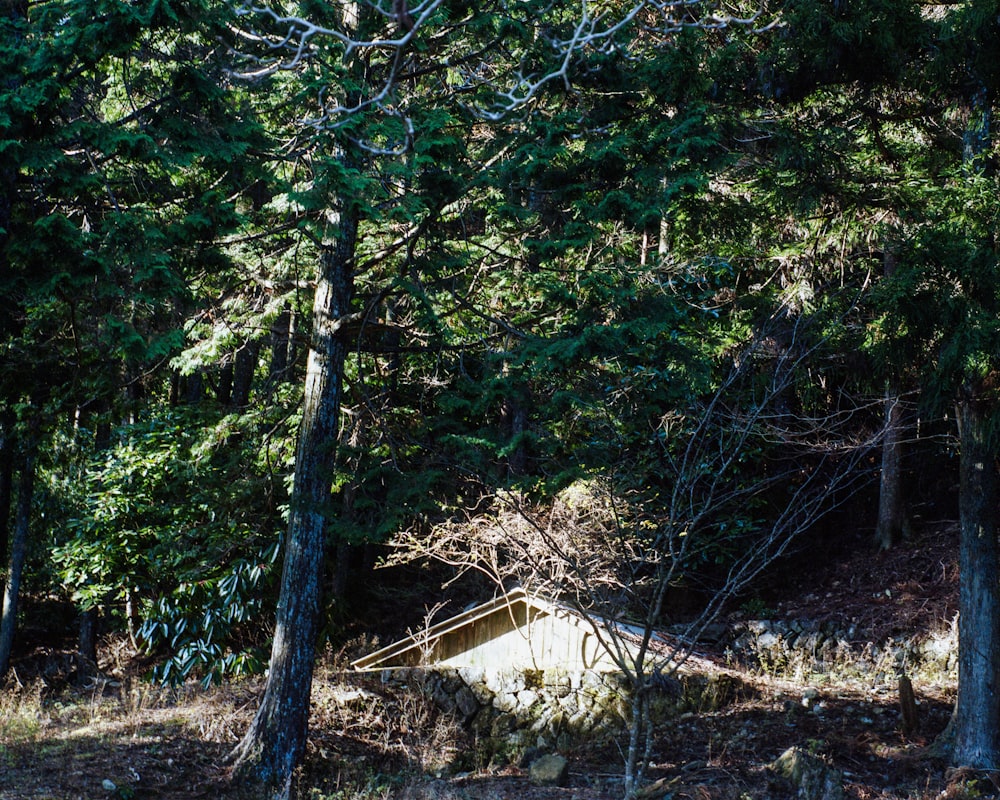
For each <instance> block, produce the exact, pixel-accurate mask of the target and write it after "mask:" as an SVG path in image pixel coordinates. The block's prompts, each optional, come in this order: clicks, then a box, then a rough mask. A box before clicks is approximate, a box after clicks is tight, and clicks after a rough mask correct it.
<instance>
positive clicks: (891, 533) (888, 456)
mask: <svg viewBox="0 0 1000 800" xmlns="http://www.w3.org/2000/svg"><path fill="white" fill-rule="evenodd" d="M902 439H903V407H902V404H901V403H900V401H899V396H898V395H897V394H896V393H895V392H893V391H891V390H887V391H886V393H885V438H884V439H883V440H882V474H881V476H880V478H879V493H878V523H877V525H876V526H875V541H876V542H877V543H878V546H879V549H880V550H888V549H890V548H891V547H892V546H893V544H895V543H896V542H898V541H899V540H900V539H901V538H902V535H903V528H904V526H905V522H906V514H905V511H904V506H903V447H902Z"/></svg>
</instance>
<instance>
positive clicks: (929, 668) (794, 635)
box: [719, 620, 958, 683]
mask: <svg viewBox="0 0 1000 800" xmlns="http://www.w3.org/2000/svg"><path fill="white" fill-rule="evenodd" d="M719 645H720V646H723V647H725V648H726V650H727V652H728V653H729V654H730V655H731V656H732V657H733V658H734V659H735V660H737V661H739V662H740V663H741V664H743V665H746V666H749V667H751V668H755V667H756V668H758V669H760V670H761V671H763V672H765V673H769V674H777V675H782V676H788V677H792V678H804V677H806V676H808V675H816V674H825V673H833V674H843V673H851V672H853V673H856V674H859V675H862V674H863V675H865V676H867V678H869V679H871V680H872V681H874V682H881V681H887V682H890V681H891V682H893V683H894V682H895V679H896V676H897V675H899V674H900V672H905V673H906V674H909V675H917V676H926V677H927V678H928V679H935V680H938V679H941V680H954V679H955V678H956V677H957V669H958V631H957V626H956V625H955V624H952V625H950V626H947V627H944V628H943V629H942V630H939V631H936V632H931V633H927V634H923V635H908V636H904V635H896V636H890V637H888V638H886V639H885V640H883V641H881V642H873V641H870V637H869V636H867V635H865V633H864V632H862V631H859V630H858V629H857V628H856V627H854V626H851V625H841V624H837V623H835V622H830V621H826V622H810V621H808V620H751V621H747V622H741V623H738V624H736V625H733V626H730V627H729V628H727V629H726V631H725V632H724V633H723V635H722V637H721V639H720V642H719Z"/></svg>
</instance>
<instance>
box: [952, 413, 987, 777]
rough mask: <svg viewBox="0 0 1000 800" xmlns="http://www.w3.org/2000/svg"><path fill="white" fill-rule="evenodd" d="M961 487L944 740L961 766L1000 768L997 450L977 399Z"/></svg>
mask: <svg viewBox="0 0 1000 800" xmlns="http://www.w3.org/2000/svg"><path fill="white" fill-rule="evenodd" d="M957 410H958V424H959V436H960V442H961V463H960V473H961V485H960V489H959V503H960V512H959V514H960V540H959V570H960V574H961V585H960V589H959V618H958V642H959V648H958V699H957V700H956V703H955V712H954V715H953V717H952V720H951V724H950V725H949V726H948V730H947V731H945V734H943V739H944V741H943V745H944V749H945V750H946V751H950V758H951V762H952V763H953V764H954V765H956V766H965V767H973V768H975V769H988V770H995V769H997V768H1000V693H998V691H997V681H998V680H1000V561H998V556H1000V553H998V548H997V535H996V527H995V522H994V514H995V513H996V501H997V487H996V483H997V481H996V466H995V464H994V460H995V458H996V456H997V452H996V450H997V448H996V447H995V445H994V443H993V437H992V436H991V432H990V430H989V421H988V419H987V418H986V416H985V414H984V412H983V410H982V409H981V408H979V407H978V404H977V403H976V402H975V401H974V400H971V399H969V400H965V399H963V400H962V401H960V402H959V404H958V409H957Z"/></svg>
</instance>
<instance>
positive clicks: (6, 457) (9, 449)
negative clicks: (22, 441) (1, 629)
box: [0, 412, 14, 584]
mask: <svg viewBox="0 0 1000 800" xmlns="http://www.w3.org/2000/svg"><path fill="white" fill-rule="evenodd" d="M13 486H14V415H13V414H11V413H10V412H4V413H3V414H2V415H0V563H4V564H5V563H7V548H8V547H9V545H10V500H11V496H12V490H13ZM0 584H2V581H0Z"/></svg>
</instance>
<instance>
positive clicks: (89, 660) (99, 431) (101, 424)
mask: <svg viewBox="0 0 1000 800" xmlns="http://www.w3.org/2000/svg"><path fill="white" fill-rule="evenodd" d="M110 415H111V403H110V402H109V401H108V399H107V398H105V399H103V400H101V401H100V402H99V403H98V406H97V410H96V413H95V420H94V453H95V455H97V456H100V455H101V454H102V453H104V452H105V451H107V450H108V449H109V448H110V447H111V417H110ZM79 624H80V627H79V635H78V637H77V644H76V674H77V682H78V683H79V684H81V685H84V684H86V683H87V682H88V681H89V680H90V679H92V678H94V677H95V676H96V675H97V631H98V628H99V627H100V613H99V611H98V609H97V607H96V606H93V607H91V608H86V609H83V610H82V611H81V612H80V620H79Z"/></svg>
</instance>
